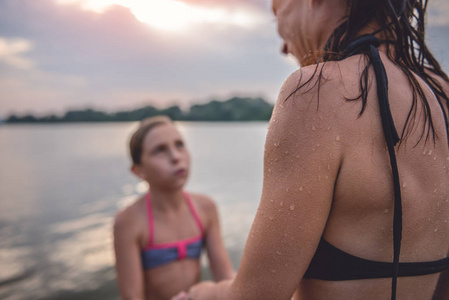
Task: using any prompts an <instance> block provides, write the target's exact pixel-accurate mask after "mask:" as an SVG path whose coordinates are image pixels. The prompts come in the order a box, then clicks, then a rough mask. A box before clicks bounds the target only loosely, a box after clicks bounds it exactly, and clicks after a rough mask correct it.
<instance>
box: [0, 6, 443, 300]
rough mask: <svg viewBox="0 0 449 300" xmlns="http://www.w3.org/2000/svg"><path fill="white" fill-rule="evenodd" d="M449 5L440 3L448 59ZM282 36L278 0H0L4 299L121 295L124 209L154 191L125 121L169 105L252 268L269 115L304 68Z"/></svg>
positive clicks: (202, 188)
mask: <svg viewBox="0 0 449 300" xmlns="http://www.w3.org/2000/svg"><path fill="white" fill-rule="evenodd" d="M448 16H449V2H448V1H447V0H430V3H429V11H428V23H427V25H428V27H427V29H428V32H427V40H428V43H429V46H430V48H431V49H432V51H433V52H434V54H435V55H436V57H437V58H438V60H439V61H440V63H441V64H442V65H443V68H444V69H445V70H446V71H449V52H448V51H447V49H449V17H448ZM280 47H281V40H280V39H279V37H278V36H277V33H276V22H275V18H274V16H273V15H272V13H271V3H270V1H269V0H183V1H173V0H0V120H1V122H3V124H0V299H8V300H21V299H27V300H29V299H118V294H117V288H116V286H115V273H114V269H113V264H114V258H113V250H112V236H111V226H112V220H113V217H114V215H115V213H116V212H117V211H118V210H119V209H121V208H122V207H124V206H125V205H127V204H128V203H130V202H131V201H133V200H134V199H136V198H137V197H138V195H140V194H141V193H144V192H145V191H146V189H147V186H145V184H144V183H142V182H139V180H137V179H136V178H135V177H133V176H132V175H131V173H130V172H129V167H130V159H129V158H128V151H127V143H128V140H129V136H130V134H131V132H132V131H133V130H135V129H136V127H137V125H138V123H136V122H126V121H130V120H133V119H135V118H137V119H138V118H140V117H142V116H147V115H149V114H150V115H151V114H154V113H158V112H161V111H162V112H165V113H168V114H174V115H175V116H178V117H179V118H177V119H178V120H184V121H180V122H177V126H178V128H179V129H180V130H181V132H182V134H183V135H184V137H185V139H186V141H187V145H188V147H189V149H190V150H191V152H192V157H193V165H192V173H191V176H190V180H189V183H188V186H187V190H190V191H193V192H199V193H204V194H207V195H209V196H211V197H213V198H214V199H215V201H216V202H217V204H218V206H219V209H220V216H221V224H222V230H223V234H224V239H225V244H226V247H227V249H228V251H229V252H230V254H231V257H232V261H233V263H234V265H235V266H236V267H237V266H238V264H239V262H240V256H241V253H242V251H243V247H244V243H245V240H246V237H247V234H248V231H249V227H250V225H251V222H252V219H253V216H254V214H255V211H256V209H257V204H258V201H259V197H260V193H261V187H262V158H263V145H264V138H265V134H266V130H267V126H268V123H267V120H268V118H269V112H270V109H271V107H272V105H273V104H274V102H275V100H276V95H277V93H278V91H279V89H280V87H281V85H282V82H283V81H284V80H285V79H286V78H287V77H288V75H289V74H290V73H291V72H293V71H294V70H296V69H297V65H296V63H295V61H294V59H292V58H291V57H285V56H282V55H280ZM228 99H229V100H228ZM242 99H243V100H242ZM213 100H214V101H213ZM248 103H252V104H251V105H248ZM254 103H256V104H254ZM245 105H246V106H245ZM255 107H256V108H257V109H258V111H259V112H260V113H259V114H258V115H257V116H254V110H255ZM142 108H145V109H142ZM168 108H169V109H168ZM239 108H240V109H239ZM217 111H218V112H219V113H218V112H217ZM230 111H232V112H230ZM236 111H237V112H239V111H240V113H236ZM242 111H244V112H247V113H242ZM251 111H252V112H253V113H252V115H251V113H248V112H251ZM75 112H77V114H76V113H75ZM80 112H81V113H80ZM124 112H125V113H124ZM130 112H132V113H135V114H131V113H130ZM92 114H93V115H92ZM130 114H131V115H132V117H130ZM86 116H87V117H86ZM192 116H194V117H192ZM195 116H196V117H195ZM206 116H207V117H206ZM191 119H196V120H198V119H202V120H203V121H209V122H187V121H188V120H191ZM14 120H15V121H17V122H12V121H14ZM37 120H41V122H37ZM42 120H43V121H44V122H42ZM83 120H84V121H86V120H90V121H109V122H80V121H83ZM213 120H222V121H224V120H226V121H237V122H210V121H213ZM243 120H253V122H241V121H243ZM113 121H121V122H113ZM19 123H20V124H19ZM202 263H203V266H204V270H205V272H204V277H205V278H207V277H208V276H209V275H208V272H207V261H205V260H204V261H203V262H202Z"/></svg>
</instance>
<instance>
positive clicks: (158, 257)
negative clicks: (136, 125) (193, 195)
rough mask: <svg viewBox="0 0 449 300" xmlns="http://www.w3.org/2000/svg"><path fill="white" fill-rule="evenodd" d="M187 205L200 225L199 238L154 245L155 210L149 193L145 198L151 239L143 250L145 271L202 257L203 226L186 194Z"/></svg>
mask: <svg viewBox="0 0 449 300" xmlns="http://www.w3.org/2000/svg"><path fill="white" fill-rule="evenodd" d="M184 198H185V199H186V202H187V205H188V206H189V209H190V212H191V213H192V216H193V218H194V220H195V222H196V224H197V225H198V228H199V230H200V234H199V235H198V236H195V237H192V238H188V239H183V240H180V241H177V242H170V243H163V244H154V243H153V239H154V220H153V209H152V207H151V197H150V193H148V194H147V195H146V197H145V199H146V204H147V214H148V226H149V229H150V239H149V242H148V245H147V246H146V247H145V248H144V249H142V265H143V268H144V269H145V270H147V269H152V268H156V267H159V266H162V265H165V264H168V263H170V262H173V261H177V260H182V259H185V258H193V259H198V258H199V257H200V255H201V249H202V246H203V235H204V231H203V226H202V225H201V221H200V218H199V217H198V214H197V212H196V210H195V208H194V207H193V204H192V201H191V200H190V197H189V195H188V194H187V193H184Z"/></svg>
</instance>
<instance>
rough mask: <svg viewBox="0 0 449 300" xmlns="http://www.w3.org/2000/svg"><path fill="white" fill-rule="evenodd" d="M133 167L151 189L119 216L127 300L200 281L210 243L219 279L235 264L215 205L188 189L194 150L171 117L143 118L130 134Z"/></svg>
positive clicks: (149, 298) (118, 248)
mask: <svg viewBox="0 0 449 300" xmlns="http://www.w3.org/2000/svg"><path fill="white" fill-rule="evenodd" d="M130 152H131V157H132V162H133V165H132V168H131V170H132V172H133V173H134V174H135V175H136V176H137V177H139V178H141V179H142V180H145V181H146V182H147V183H148V184H149V186H150V189H149V191H148V192H147V193H146V194H145V195H143V196H142V197H140V198H139V199H137V200H136V201H135V202H134V203H133V204H131V205H130V206H128V207H126V208H125V209H124V210H122V211H120V212H119V213H118V214H117V216H116V217H115V224H114V249H115V256H116V269H117V280H118V286H119V290H120V295H121V297H122V298H123V299H126V300H128V299H129V300H131V299H132V300H143V299H146V300H165V299H170V298H171V297H172V296H173V295H175V294H176V293H178V292H179V291H182V290H187V289H188V288H189V287H190V286H192V285H193V284H195V283H197V282H198V281H199V280H200V276H201V266H200V260H199V258H200V255H201V250H202V248H203V247H205V248H206V249H207V254H208V258H209V262H210V268H211V270H212V274H213V277H214V279H215V280H217V281H219V280H224V279H230V278H232V277H233V276H234V270H233V267H232V265H231V263H230V260H229V257H228V255H227V253H226V250H225V248H224V245H223V242H222V239H221V234H220V226H219V220H218V213H217V208H216V206H215V204H214V202H213V201H212V200H211V199H210V198H208V197H206V196H203V195H198V194H191V193H187V192H186V191H184V185H185V184H186V181H187V178H188V175H189V171H190V155H189V152H188V150H187V148H186V146H185V144H184V141H183V139H182V137H181V135H180V134H179V132H178V130H177V129H176V127H175V126H174V124H173V123H172V122H171V120H170V119H169V118H167V117H164V116H158V117H154V118H150V119H147V120H145V121H143V122H142V123H141V125H140V127H139V128H138V129H137V131H136V132H134V134H133V135H132V137H131V141H130Z"/></svg>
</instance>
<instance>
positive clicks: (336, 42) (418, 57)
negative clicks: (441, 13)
mask: <svg viewBox="0 0 449 300" xmlns="http://www.w3.org/2000/svg"><path fill="white" fill-rule="evenodd" d="M427 2H428V1H427V0H347V1H346V4H347V11H348V12H349V14H348V17H347V18H346V19H345V20H343V22H342V24H341V25H340V26H339V27H337V28H336V29H335V30H334V32H333V33H332V35H331V36H330V38H329V39H328V41H327V43H326V47H325V51H324V52H321V53H319V54H315V56H317V57H311V59H310V61H312V62H313V63H316V64H317V67H316V69H315V72H314V73H313V75H312V76H311V78H309V79H308V80H306V82H305V83H303V84H301V85H300V86H299V87H298V88H297V89H296V90H295V92H296V91H298V90H299V89H301V88H302V87H304V86H305V85H307V84H308V83H310V81H311V80H312V79H313V78H315V74H316V72H317V71H318V63H321V62H324V64H325V63H326V62H328V61H340V60H343V59H345V58H346V56H345V53H344V50H345V49H346V48H347V47H348V46H349V44H350V43H352V42H353V41H354V40H355V39H356V38H357V37H358V35H359V32H360V30H361V29H362V28H364V27H365V26H366V25H368V24H369V23H371V22H375V23H376V24H378V25H379V26H380V27H381V29H380V30H377V31H376V32H374V33H373V34H376V33H382V36H383V37H382V38H384V39H383V40H382V43H385V44H386V46H387V47H386V48H387V56H388V58H389V59H390V60H391V61H392V62H393V63H394V64H395V65H396V66H397V67H399V68H400V69H401V70H402V72H403V73H404V74H405V75H406V76H407V79H408V81H409V83H410V86H411V87H412V90H413V104H412V107H411V108H410V111H409V113H408V116H407V120H406V123H405V126H404V129H403V130H402V135H401V141H403V140H404V139H405V138H406V137H407V136H408V135H409V134H410V133H411V131H412V129H413V125H412V124H414V122H413V121H414V119H415V118H416V115H417V101H418V99H419V100H420V101H421V102H422V104H423V110H424V116H425V124H424V126H423V129H422V133H421V139H422V138H423V137H424V136H425V140H426V142H427V140H428V138H429V136H430V135H432V138H433V141H434V142H435V137H436V134H435V128H434V124H433V120H432V115H431V113H430V106H429V103H428V101H427V98H426V96H425V94H424V92H423V89H422V87H421V86H420V85H419V83H418V81H417V80H416V78H415V76H414V74H416V75H418V76H419V77H420V78H421V79H422V80H424V82H425V83H426V84H427V85H428V86H429V87H430V88H431V89H432V91H433V92H434V93H435V95H436V97H437V99H438V102H439V104H440V106H441V108H442V110H443V113H444V114H445V119H446V126H447V116H446V113H445V110H444V108H443V105H442V102H446V105H447V106H448V107H449V97H448V95H447V94H446V93H445V92H444V90H443V88H442V86H441V84H440V83H439V82H438V81H437V80H436V79H435V77H434V76H435V75H436V76H439V77H441V78H442V79H443V80H445V81H447V82H449V78H448V76H447V75H446V73H445V72H444V71H443V70H442V69H441V67H440V65H439V63H438V62H437V61H436V59H435V57H434V56H433V55H432V53H431V52H430V51H429V49H428V48H427V46H426V43H425V40H424V34H425V28H424V24H425V20H424V15H425V12H426V9H427ZM390 47H391V49H394V50H393V51H391V49H390ZM361 54H364V55H365V56H366V55H367V52H364V51H361ZM366 57H367V56H366ZM370 66H371V62H370V60H368V59H367V65H366V66H365V68H364V70H363V72H362V74H361V77H360V94H359V95H358V96H357V97H355V98H352V99H346V100H348V101H354V100H359V99H361V100H362V109H361V111H360V114H359V115H362V114H363V112H364V110H365V108H366V101H367V96H368V70H369V68H370ZM323 68H324V66H323ZM323 68H321V70H320V72H319V76H318V80H317V82H316V83H315V84H318V96H319V89H320V86H321V81H322V79H323V75H322V70H323ZM313 86H315V85H313ZM295 92H294V93H295ZM294 93H292V94H291V95H293V94H294ZM291 95H290V96H291ZM290 96H289V97H290ZM446 129H447V128H446ZM421 139H420V140H421Z"/></svg>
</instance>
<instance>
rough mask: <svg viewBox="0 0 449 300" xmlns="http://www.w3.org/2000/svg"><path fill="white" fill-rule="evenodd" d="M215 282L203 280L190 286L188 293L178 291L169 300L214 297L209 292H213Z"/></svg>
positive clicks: (194, 299) (192, 299) (196, 299)
mask: <svg viewBox="0 0 449 300" xmlns="http://www.w3.org/2000/svg"><path fill="white" fill-rule="evenodd" d="M215 285H216V284H215V283H214V282H212V281H203V282H200V283H198V284H196V285H194V286H192V287H191V288H190V290H189V292H188V293H186V292H184V291H183V292H180V293H179V294H177V295H176V296H174V297H172V298H171V300H201V299H214V298H213V295H212V294H211V293H214V289H213V287H215Z"/></svg>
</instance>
